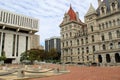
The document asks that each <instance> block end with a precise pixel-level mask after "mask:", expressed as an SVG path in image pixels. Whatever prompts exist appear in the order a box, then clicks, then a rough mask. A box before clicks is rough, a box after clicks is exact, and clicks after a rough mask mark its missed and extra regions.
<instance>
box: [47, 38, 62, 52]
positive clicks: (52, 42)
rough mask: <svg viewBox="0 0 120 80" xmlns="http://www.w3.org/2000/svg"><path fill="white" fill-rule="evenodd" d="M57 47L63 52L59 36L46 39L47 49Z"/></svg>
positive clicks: (58, 50)
mask: <svg viewBox="0 0 120 80" xmlns="http://www.w3.org/2000/svg"><path fill="white" fill-rule="evenodd" d="M51 49H56V50H57V52H58V53H61V40H60V38H59V37H51V38H49V39H46V40H45V51H48V52H49V51H50V50H51Z"/></svg>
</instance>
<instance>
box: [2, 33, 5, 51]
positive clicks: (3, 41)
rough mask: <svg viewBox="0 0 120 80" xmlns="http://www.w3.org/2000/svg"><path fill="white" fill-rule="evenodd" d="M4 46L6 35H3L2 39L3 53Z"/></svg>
mask: <svg viewBox="0 0 120 80" xmlns="http://www.w3.org/2000/svg"><path fill="white" fill-rule="evenodd" d="M4 44H5V33H3V39H2V52H3V51H4Z"/></svg>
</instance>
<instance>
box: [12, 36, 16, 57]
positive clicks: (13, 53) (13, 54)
mask: <svg viewBox="0 0 120 80" xmlns="http://www.w3.org/2000/svg"><path fill="white" fill-rule="evenodd" d="M15 40H16V35H15V34H14V35H13V49H12V56H15Z"/></svg>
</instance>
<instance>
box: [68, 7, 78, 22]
mask: <svg viewBox="0 0 120 80" xmlns="http://www.w3.org/2000/svg"><path fill="white" fill-rule="evenodd" d="M67 14H68V15H69V16H70V20H77V18H76V14H75V12H74V10H73V9H72V7H71V5H70V9H69V10H68V13H67Z"/></svg>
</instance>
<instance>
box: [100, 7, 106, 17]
mask: <svg viewBox="0 0 120 80" xmlns="http://www.w3.org/2000/svg"><path fill="white" fill-rule="evenodd" d="M100 14H101V15H102V14H106V6H105V5H103V6H101V8H100Z"/></svg>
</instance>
